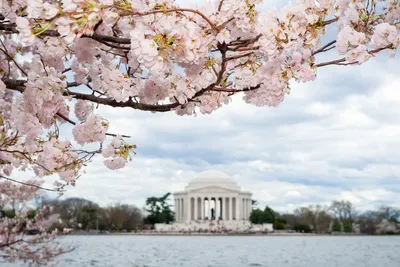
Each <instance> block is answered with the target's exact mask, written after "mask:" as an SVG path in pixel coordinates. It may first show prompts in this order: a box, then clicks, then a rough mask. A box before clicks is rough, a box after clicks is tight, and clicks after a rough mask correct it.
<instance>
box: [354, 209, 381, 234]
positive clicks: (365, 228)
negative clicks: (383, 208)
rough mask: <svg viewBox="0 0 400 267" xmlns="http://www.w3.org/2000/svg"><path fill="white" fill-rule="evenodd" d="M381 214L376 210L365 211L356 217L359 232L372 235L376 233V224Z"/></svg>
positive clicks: (379, 220)
mask: <svg viewBox="0 0 400 267" xmlns="http://www.w3.org/2000/svg"><path fill="white" fill-rule="evenodd" d="M381 220H382V217H381V214H380V213H379V212H377V211H366V212H364V213H363V214H361V215H360V216H358V218H357V223H358V224H359V225H360V232H361V233H364V234H370V235H373V234H375V233H376V228H377V225H378V224H379V223H380V222H381Z"/></svg>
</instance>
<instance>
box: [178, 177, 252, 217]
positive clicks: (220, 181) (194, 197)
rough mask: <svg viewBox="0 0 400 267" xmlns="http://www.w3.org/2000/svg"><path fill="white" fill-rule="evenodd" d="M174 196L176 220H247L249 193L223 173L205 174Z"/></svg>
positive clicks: (250, 204)
mask: <svg viewBox="0 0 400 267" xmlns="http://www.w3.org/2000/svg"><path fill="white" fill-rule="evenodd" d="M173 195H174V206H175V220H176V221H177V222H189V221H197V220H223V221H241V220H245V221H248V220H249V217H250V212H251V207H252V203H251V195H252V194H251V193H250V192H245V191H241V188H240V187H239V186H238V185H237V183H236V182H235V181H234V180H233V179H232V178H231V177H230V176H229V175H227V174H226V173H223V172H220V171H205V172H202V173H200V174H199V175H197V176H196V178H195V179H193V180H192V181H190V182H189V184H188V185H187V186H186V187H185V189H184V191H181V192H176V193H174V194H173Z"/></svg>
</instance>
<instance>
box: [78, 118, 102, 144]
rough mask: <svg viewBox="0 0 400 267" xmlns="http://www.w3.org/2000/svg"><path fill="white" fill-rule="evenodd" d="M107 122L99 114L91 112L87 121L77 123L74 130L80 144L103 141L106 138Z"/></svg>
mask: <svg viewBox="0 0 400 267" xmlns="http://www.w3.org/2000/svg"><path fill="white" fill-rule="evenodd" d="M106 132H107V124H105V123H104V122H103V120H102V118H101V117H100V116H99V115H94V114H90V115H89V116H88V117H87V119H86V121H85V122H84V123H82V124H77V125H76V126H75V127H74V129H73V130H72V134H73V135H74V138H75V140H76V142H77V143H78V144H80V145H84V144H86V143H93V142H102V141H104V139H105V138H106Z"/></svg>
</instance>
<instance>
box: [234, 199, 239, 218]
mask: <svg viewBox="0 0 400 267" xmlns="http://www.w3.org/2000/svg"><path fill="white" fill-rule="evenodd" d="M235 203H236V214H235V215H236V216H235V219H236V221H238V220H240V217H239V216H240V213H239V206H240V201H239V198H238V197H236V199H235Z"/></svg>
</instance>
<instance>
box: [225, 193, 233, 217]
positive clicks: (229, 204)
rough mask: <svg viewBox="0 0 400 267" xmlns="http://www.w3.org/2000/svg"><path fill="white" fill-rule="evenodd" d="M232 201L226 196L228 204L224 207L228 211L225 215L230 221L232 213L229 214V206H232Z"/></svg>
mask: <svg viewBox="0 0 400 267" xmlns="http://www.w3.org/2000/svg"><path fill="white" fill-rule="evenodd" d="M231 202H232V201H231V198H230V197H228V206H227V207H226V209H227V211H228V217H227V219H228V220H229V221H230V220H231V219H232V214H231V206H232V203H231Z"/></svg>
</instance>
